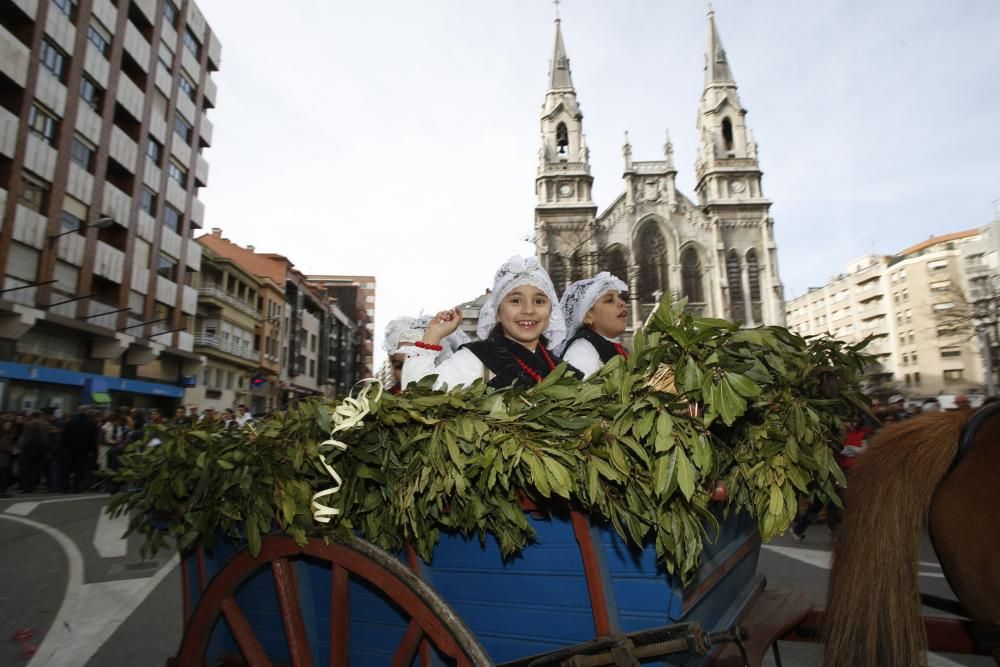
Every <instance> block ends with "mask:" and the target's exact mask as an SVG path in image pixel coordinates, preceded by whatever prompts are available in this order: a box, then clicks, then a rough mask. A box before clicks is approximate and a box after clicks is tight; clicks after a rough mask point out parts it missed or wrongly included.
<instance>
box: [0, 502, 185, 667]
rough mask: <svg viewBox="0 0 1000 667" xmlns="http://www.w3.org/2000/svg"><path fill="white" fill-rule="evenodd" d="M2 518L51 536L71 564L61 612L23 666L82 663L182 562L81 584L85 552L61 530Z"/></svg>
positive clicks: (172, 561)
mask: <svg viewBox="0 0 1000 667" xmlns="http://www.w3.org/2000/svg"><path fill="white" fill-rule="evenodd" d="M94 497H100V496H94ZM56 500H59V499H56ZM41 502H52V501H41ZM0 519H6V520H7V521H14V522H16V523H21V524H24V525H27V526H31V527H32V528H36V529H38V530H40V531H42V532H43V533H45V534H46V535H49V536H50V537H51V538H52V539H54V540H55V541H56V542H57V543H58V544H59V546H60V547H62V549H63V552H64V553H65V554H66V560H67V562H68V564H69V576H68V578H67V581H66V593H65V595H64V596H63V601H62V605H60V607H59V613H58V614H56V617H55V619H54V620H53V621H52V627H51V628H50V629H49V631H48V633H47V634H46V635H45V637H44V639H42V643H41V645H40V646H39V647H38V652H37V653H35V656H34V657H33V658H32V659H31V662H29V663H28V665H27V667H43V666H47V667H83V666H84V665H86V663H87V661H88V660H90V658H91V657H93V655H94V654H95V653H97V650H98V649H99V648H100V647H101V646H102V645H103V644H104V642H106V641H107V640H108V638H109V637H111V635H112V634H114V632H115V630H117V629H118V628H119V627H120V626H121V624H122V623H124V622H125V620H126V619H127V618H128V617H129V616H130V615H131V614H132V612H134V611H135V609H136V608H137V607H138V606H139V605H140V604H141V603H142V601H143V600H144V599H146V597H147V596H148V595H149V594H150V593H151V592H152V591H153V590H154V589H155V588H156V587H157V585H159V583H160V582H161V581H162V580H163V578H164V577H166V576H167V575H168V574H169V573H170V571H171V570H173V569H174V567H176V566H177V563H178V562H180V557H179V556H178V555H177V554H174V557H173V558H171V559H170V560H169V561H167V563H166V565H164V566H163V567H161V568H160V569H159V570H158V571H157V572H156V574H154V575H153V576H152V577H148V578H145V579H129V580H124V581H109V582H102V583H96V584H86V585H85V584H84V583H83V556H82V555H81V554H80V550H79V549H78V548H77V546H76V544H75V543H74V542H73V540H71V539H70V538H69V537H68V536H67V535H66V534H65V533H63V532H61V531H59V530H56V529H55V528H53V527H51V526H47V525H45V524H44V523H39V522H38V521H34V520H32V519H26V518H22V517H19V516H12V515H9V514H0Z"/></svg>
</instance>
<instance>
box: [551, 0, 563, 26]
mask: <svg viewBox="0 0 1000 667" xmlns="http://www.w3.org/2000/svg"><path fill="white" fill-rule="evenodd" d="M561 2H562V0H552V4H553V5H555V6H556V21H559V5H560V3H561Z"/></svg>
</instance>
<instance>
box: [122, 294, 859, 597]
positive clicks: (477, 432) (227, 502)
mask: <svg viewBox="0 0 1000 667" xmlns="http://www.w3.org/2000/svg"><path fill="white" fill-rule="evenodd" d="M684 305H685V304H684V302H683V301H682V302H677V303H674V302H671V301H670V300H669V298H667V299H665V300H664V301H663V302H662V303H661V304H660V306H659V307H658V308H657V309H656V311H655V312H654V313H653V314H652V316H651V317H650V319H649V321H648V322H647V324H646V327H645V329H644V330H643V331H640V332H639V333H638V334H637V336H636V339H635V344H634V348H635V349H634V350H633V351H632V354H631V355H630V356H629V357H628V359H625V358H622V357H618V358H615V359H613V360H612V361H610V362H608V364H606V365H605V367H604V368H603V369H602V370H601V371H600V372H599V373H598V374H597V375H596V376H595V377H593V378H591V379H590V380H589V381H587V382H583V383H581V382H579V381H578V380H575V379H573V378H572V377H571V376H570V375H569V374H567V373H565V366H564V365H563V366H560V367H558V368H557V369H556V370H555V371H553V372H552V373H551V374H550V375H549V376H548V377H547V378H546V379H545V380H544V381H543V382H541V383H540V384H538V385H536V386H535V387H532V388H531V389H528V390H515V389H511V390H504V391H494V390H492V389H488V388H486V387H485V386H484V385H483V384H482V382H481V381H477V382H476V383H475V384H473V385H472V386H470V387H468V388H464V389H461V390H458V391H452V392H448V393H442V392H438V391H434V390H433V389H432V388H431V379H425V380H424V381H422V382H421V383H419V384H418V385H417V386H414V387H411V388H410V389H408V390H407V392H405V393H404V394H401V395H393V394H390V393H388V392H385V393H382V392H376V391H372V392H370V393H369V392H368V391H365V392H364V393H363V394H362V395H359V396H358V397H356V398H355V399H349V400H347V401H342V402H339V403H330V402H323V401H318V400H316V401H305V402H302V403H300V404H299V405H297V406H296V407H294V408H292V409H290V410H288V411H285V412H282V413H278V414H276V415H275V416H274V417H272V418H270V419H267V420H264V421H262V422H260V423H258V426H257V427H256V428H255V429H254V430H252V431H251V430H239V429H222V428H218V427H215V426H205V427H202V426H199V425H197V424H196V425H189V426H185V427H172V428H167V427H154V428H153V432H154V434H155V436H156V437H157V438H158V439H159V440H160V442H161V444H160V445H159V446H157V447H148V446H145V445H138V446H136V447H134V449H133V450H131V451H130V452H129V453H128V454H126V455H125V456H124V457H123V467H122V468H121V469H120V470H119V471H118V473H117V474H116V475H115V480H116V481H118V482H119V483H121V484H122V485H123V487H122V490H121V491H119V492H118V493H117V494H115V496H113V497H112V499H111V501H110V508H109V509H110V511H111V513H112V514H113V515H125V514H127V515H128V516H129V517H130V526H129V532H137V533H139V534H142V535H144V536H145V537H146V542H145V545H144V552H145V553H153V552H155V551H156V550H157V549H159V548H161V547H164V546H168V545H169V546H171V547H179V548H185V547H188V546H191V545H193V544H196V543H202V544H205V545H209V546H211V545H212V544H213V542H214V540H216V539H217V538H218V537H219V536H220V535H222V536H226V537H228V538H231V539H236V540H246V542H247V543H248V545H249V547H250V549H251V550H252V551H254V552H255V553H256V552H257V551H258V550H259V548H260V539H261V535H262V534H265V533H267V532H270V531H272V530H274V529H278V530H281V531H284V532H285V533H287V534H288V535H290V536H292V537H293V538H295V539H296V541H298V542H300V543H302V542H304V540H305V539H306V538H307V537H308V536H309V535H317V534H318V535H322V536H324V537H326V538H333V539H350V536H351V535H352V534H355V533H357V534H360V535H363V536H364V537H366V538H367V539H369V540H370V541H373V542H375V543H376V544H378V545H380V546H382V547H383V548H385V549H388V550H393V551H395V550H398V549H400V548H402V547H403V546H404V544H406V543H409V544H411V545H413V547H414V548H415V549H416V550H417V552H418V553H419V554H420V555H421V556H423V557H424V558H425V559H428V560H430V559H431V558H432V556H433V549H434V545H435V544H436V542H437V540H438V537H439V534H440V532H441V531H455V532H459V533H462V534H464V535H478V536H479V538H480V539H485V538H486V536H487V535H492V536H494V537H495V538H496V539H497V541H498V543H499V545H500V547H501V550H502V552H503V553H504V554H505V555H511V554H514V553H517V552H518V551H519V550H521V549H523V548H525V546H526V545H528V544H529V543H530V542H531V541H532V540H533V539H534V532H533V530H532V528H531V526H530V525H529V523H528V521H527V520H526V518H525V514H524V512H523V510H522V509H521V505H520V498H521V496H522V495H524V496H527V497H528V498H531V499H533V500H535V501H537V502H540V503H541V504H542V505H543V506H545V505H549V506H551V505H552V504H562V505H570V506H573V507H576V508H578V509H581V510H583V511H585V512H587V513H589V514H590V515H591V516H593V517H595V518H596V519H597V520H601V521H607V522H608V523H609V524H611V525H612V526H613V527H614V529H615V530H617V532H618V533H619V534H621V535H622V537H623V538H625V539H626V540H628V541H629V542H630V543H632V544H634V545H647V544H655V546H656V550H657V554H658V557H659V559H660V562H661V563H662V564H663V565H664V567H666V568H667V569H668V570H669V571H671V572H675V573H678V574H679V575H680V576H681V577H682V578H683V579H685V580H687V579H689V578H690V577H691V576H692V575H693V573H694V572H695V570H696V569H697V566H698V563H699V560H700V555H701V551H702V545H703V543H704V540H705V539H714V533H715V530H716V528H717V526H716V525H715V522H716V519H715V516H716V513H715V512H713V511H712V510H713V507H712V504H713V503H715V502H716V501H713V500H711V493H712V490H713V488H715V486H716V483H717V481H718V480H724V481H725V482H726V484H727V485H728V489H729V495H728V498H727V499H726V500H724V501H722V505H723V507H724V509H725V511H746V512H749V513H750V514H751V515H752V516H754V517H755V518H756V520H757V522H758V525H759V528H760V532H761V534H762V536H763V537H764V539H768V538H770V537H773V536H774V535H776V534H779V533H781V532H783V531H784V530H786V529H787V528H788V526H789V525H790V523H791V521H792V520H793V519H794V516H795V510H796V507H797V501H796V497H797V495H798V494H799V493H818V494H819V495H821V496H826V497H830V498H833V499H836V493H835V485H837V484H843V483H844V480H843V476H842V474H841V472H840V469H839V468H838V467H837V465H836V463H835V460H834V448H835V447H836V446H837V443H838V441H839V437H838V434H839V431H840V428H841V424H842V420H843V419H845V418H847V417H848V416H850V415H852V414H856V413H857V411H859V410H865V409H867V403H866V399H865V398H864V397H863V396H862V395H860V394H859V393H857V391H856V389H855V388H856V387H857V385H858V383H859V380H860V378H861V374H862V371H863V368H864V366H865V364H866V363H867V355H864V354H863V353H862V352H861V349H862V347H863V345H864V343H862V344H859V345H846V344H844V343H841V342H839V341H836V340H833V339H830V338H813V339H809V340H806V339H803V338H801V337H799V336H797V335H795V334H792V333H790V332H789V331H787V330H786V329H783V328H780V327H759V328H755V329H739V328H738V327H737V326H735V325H733V324H731V323H729V322H726V321H723V320H714V319H708V318H696V317H694V316H693V315H691V314H690V313H687V312H685V311H684ZM346 423H349V427H345V426H344V424H346ZM334 429H336V431H337V432H336V437H333V436H332V435H331V434H332V433H333V432H334ZM151 435H153V434H151ZM321 457H322V459H321ZM328 466H329V467H330V469H335V470H336V475H337V477H338V478H339V479H337V480H336V487H337V490H336V493H335V494H329V493H324V491H323V490H324V489H328V487H329V486H330V480H331V477H330V473H329V470H328ZM320 497H322V498H324V503H325V504H320V505H319V508H317V506H316V505H313V504H312V503H314V502H315V501H316V499H317V498H320ZM316 509H319V510H320V511H319V512H318V514H317V520H319V521H322V520H323V519H327V520H328V521H327V522H326V523H320V524H318V523H316V521H314V510H316Z"/></svg>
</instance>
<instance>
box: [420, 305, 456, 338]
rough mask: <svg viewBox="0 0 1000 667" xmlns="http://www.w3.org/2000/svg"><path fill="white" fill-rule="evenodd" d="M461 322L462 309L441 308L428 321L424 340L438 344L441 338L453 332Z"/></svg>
mask: <svg viewBox="0 0 1000 667" xmlns="http://www.w3.org/2000/svg"><path fill="white" fill-rule="evenodd" d="M461 323H462V311H460V310H459V309H458V308H452V309H450V310H442V311H441V312H439V313H437V314H436V315H435V316H434V319H432V320H431V321H430V323H428V325H427V329H426V330H425V331H424V342H425V343H430V344H431V345H440V344H441V340H442V339H443V338H445V337H446V336H449V335H451V334H453V333H454V332H455V330H456V329H458V325H460V324H461Z"/></svg>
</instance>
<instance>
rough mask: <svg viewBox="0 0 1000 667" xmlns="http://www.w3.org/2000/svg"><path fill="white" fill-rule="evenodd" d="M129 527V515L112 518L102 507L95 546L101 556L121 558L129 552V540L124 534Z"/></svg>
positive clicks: (95, 535) (95, 531) (95, 529)
mask: <svg viewBox="0 0 1000 667" xmlns="http://www.w3.org/2000/svg"><path fill="white" fill-rule="evenodd" d="M127 529H128V516H125V515H122V516H119V517H116V518H114V519H112V518H111V517H110V516H108V513H107V512H106V511H105V510H104V509H102V510H101V513H100V514H99V515H98V517H97V526H96V527H95V528H94V548H95V549H97V553H99V554H100V555H101V558H121V557H122V556H124V555H126V554H127V553H128V540H127V539H125V538H123V537H122V536H123V535H124V534H125V531H126V530H127Z"/></svg>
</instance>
